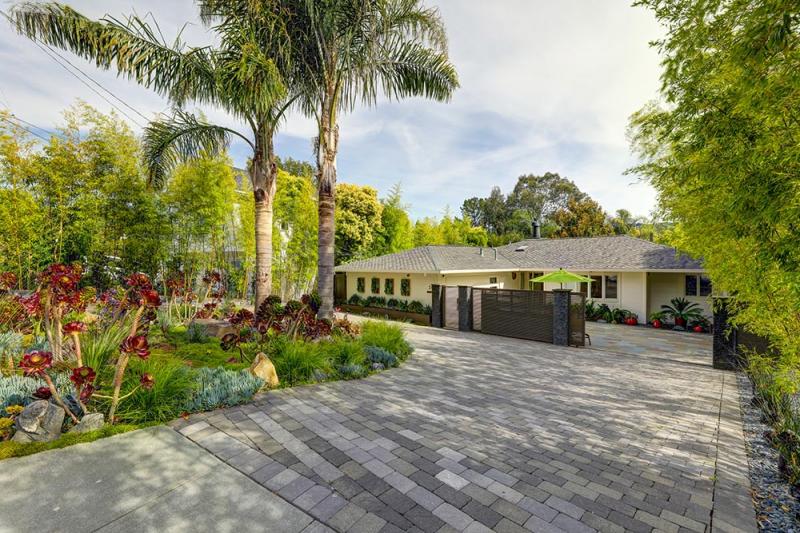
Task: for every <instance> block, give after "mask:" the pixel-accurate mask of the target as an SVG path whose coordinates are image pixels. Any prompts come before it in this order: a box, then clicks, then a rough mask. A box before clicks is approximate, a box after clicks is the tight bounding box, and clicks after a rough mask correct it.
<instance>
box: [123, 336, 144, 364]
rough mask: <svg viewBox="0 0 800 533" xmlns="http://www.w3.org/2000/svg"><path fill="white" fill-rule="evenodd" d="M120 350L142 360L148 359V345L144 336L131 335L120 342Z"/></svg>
mask: <svg viewBox="0 0 800 533" xmlns="http://www.w3.org/2000/svg"><path fill="white" fill-rule="evenodd" d="M120 350H122V351H123V352H125V353H127V354H136V355H138V356H139V357H141V358H142V359H147V358H148V357H150V345H149V344H148V342H147V336H146V335H132V336H130V337H128V338H127V339H125V340H124V341H122V345H121V346H120Z"/></svg>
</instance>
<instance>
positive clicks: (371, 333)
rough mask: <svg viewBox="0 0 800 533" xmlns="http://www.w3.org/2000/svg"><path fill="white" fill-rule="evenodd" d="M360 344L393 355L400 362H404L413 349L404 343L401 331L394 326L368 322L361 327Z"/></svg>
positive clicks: (406, 342) (403, 335)
mask: <svg viewBox="0 0 800 533" xmlns="http://www.w3.org/2000/svg"><path fill="white" fill-rule="evenodd" d="M361 342H362V343H364V345H365V346H377V347H379V348H383V349H384V350H386V351H387V352H389V353H391V354H394V355H395V356H396V357H397V358H398V359H400V360H401V361H403V360H405V359H406V358H407V357H408V356H409V355H411V352H412V351H413V348H412V347H411V345H410V344H409V343H408V341H406V338H405V334H404V333H403V330H402V329H401V328H400V327H399V326H396V325H394V324H389V323H386V322H377V321H369V322H366V323H365V324H364V326H363V327H362V333H361Z"/></svg>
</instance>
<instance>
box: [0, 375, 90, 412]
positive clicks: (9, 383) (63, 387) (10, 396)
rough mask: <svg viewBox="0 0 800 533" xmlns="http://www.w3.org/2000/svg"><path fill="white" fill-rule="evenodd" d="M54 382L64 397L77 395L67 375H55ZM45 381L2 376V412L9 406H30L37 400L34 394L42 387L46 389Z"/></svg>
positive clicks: (0, 377)
mask: <svg viewBox="0 0 800 533" xmlns="http://www.w3.org/2000/svg"><path fill="white" fill-rule="evenodd" d="M53 378H54V379H53V382H54V383H55V385H56V389H57V390H58V392H59V394H61V396H62V397H65V396H68V395H73V394H74V393H75V391H74V389H73V387H72V383H71V382H70V380H69V377H68V376H67V374H65V373H59V374H53ZM46 386H47V384H46V383H45V382H44V380H41V379H34V378H30V377H23V376H20V375H17V374H14V375H12V376H7V377H5V376H0V411H1V410H3V409H5V408H6V407H8V406H9V405H28V404H29V403H31V402H32V401H33V400H35V399H36V398H34V397H33V393H34V392H36V389H38V388H40V387H46Z"/></svg>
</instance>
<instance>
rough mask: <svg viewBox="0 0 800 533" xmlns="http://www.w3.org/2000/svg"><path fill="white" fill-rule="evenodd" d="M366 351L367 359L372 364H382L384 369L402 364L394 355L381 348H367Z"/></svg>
mask: <svg viewBox="0 0 800 533" xmlns="http://www.w3.org/2000/svg"><path fill="white" fill-rule="evenodd" d="M364 350H365V351H366V352H367V359H368V360H369V362H370V363H380V364H382V365H383V366H384V368H391V367H393V366H398V365H399V364H400V362H399V361H398V359H397V357H396V356H395V355H394V354H392V353H389V352H388V351H386V350H384V349H383V348H381V347H379V346H366V347H365V348H364Z"/></svg>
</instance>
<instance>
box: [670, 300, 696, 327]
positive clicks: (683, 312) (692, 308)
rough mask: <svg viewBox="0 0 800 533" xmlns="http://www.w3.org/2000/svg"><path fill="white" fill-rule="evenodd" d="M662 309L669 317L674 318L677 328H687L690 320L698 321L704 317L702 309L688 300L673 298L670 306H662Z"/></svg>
mask: <svg viewBox="0 0 800 533" xmlns="http://www.w3.org/2000/svg"><path fill="white" fill-rule="evenodd" d="M661 309H662V311H664V313H666V314H667V316H670V317H672V319H673V320H674V321H675V325H676V326H681V327H685V326H686V324H687V323H688V322H689V321H690V320H696V319H698V318H700V317H702V316H703V310H702V308H701V307H700V306H699V305H698V304H696V303H694V302H690V301H689V300H687V299H686V298H673V299H672V300H670V301H669V304H664V305H662V306H661Z"/></svg>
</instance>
